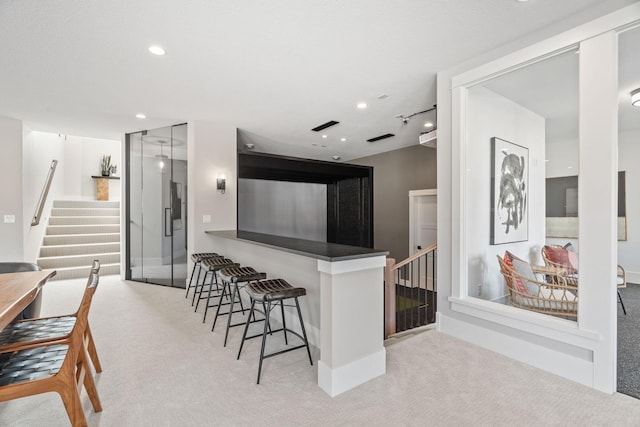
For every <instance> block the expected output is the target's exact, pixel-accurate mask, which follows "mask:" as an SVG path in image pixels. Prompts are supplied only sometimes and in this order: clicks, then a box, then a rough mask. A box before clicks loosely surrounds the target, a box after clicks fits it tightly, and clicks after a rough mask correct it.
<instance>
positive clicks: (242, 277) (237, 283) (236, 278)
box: [211, 267, 267, 347]
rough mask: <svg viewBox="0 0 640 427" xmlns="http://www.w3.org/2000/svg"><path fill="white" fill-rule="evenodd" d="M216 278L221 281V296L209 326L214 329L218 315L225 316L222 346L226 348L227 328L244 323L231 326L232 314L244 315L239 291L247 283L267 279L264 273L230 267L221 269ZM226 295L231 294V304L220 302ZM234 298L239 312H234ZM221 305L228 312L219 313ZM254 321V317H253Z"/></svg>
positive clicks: (246, 268) (245, 268) (240, 324)
mask: <svg viewBox="0 0 640 427" xmlns="http://www.w3.org/2000/svg"><path fill="white" fill-rule="evenodd" d="M218 276H220V279H221V280H222V296H221V297H220V303H219V304H218V309H217V310H216V317H215V319H214V320H213V326H211V330H212V331H213V328H215V327H216V322H217V321H218V316H219V315H225V314H227V315H228V316H229V317H227V330H226V332H225V333H224V346H225V347H226V346H227V338H228V337H229V328H232V327H234V326H242V325H244V322H241V323H236V324H232V323H231V317H232V316H233V313H238V312H240V311H242V314H244V306H243V305H242V298H240V289H241V288H243V287H244V286H245V285H246V284H247V283H249V282H254V281H258V280H262V279H266V278H267V274H266V273H258V272H257V271H256V270H254V269H253V268H252V267H231V268H223V269H221V270H220V271H219V272H218ZM225 294H226V295H229V294H231V302H225V303H223V302H222V298H224V297H225ZM236 296H237V298H238V300H239V302H240V310H234V309H233V306H234V303H235V300H236ZM223 305H229V311H227V312H226V313H220V307H221V306H223ZM254 320H255V317H254Z"/></svg>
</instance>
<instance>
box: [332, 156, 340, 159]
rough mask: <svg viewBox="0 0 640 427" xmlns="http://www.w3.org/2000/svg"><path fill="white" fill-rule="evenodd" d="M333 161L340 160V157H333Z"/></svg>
mask: <svg viewBox="0 0 640 427" xmlns="http://www.w3.org/2000/svg"><path fill="white" fill-rule="evenodd" d="M331 158H332V159H333V160H340V156H331Z"/></svg>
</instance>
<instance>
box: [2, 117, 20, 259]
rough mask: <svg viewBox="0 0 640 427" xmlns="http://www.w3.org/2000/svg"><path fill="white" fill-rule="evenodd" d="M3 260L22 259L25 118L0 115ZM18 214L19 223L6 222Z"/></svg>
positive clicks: (16, 221) (17, 220) (16, 217)
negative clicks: (23, 137)
mask: <svg viewBox="0 0 640 427" xmlns="http://www.w3.org/2000/svg"><path fill="white" fill-rule="evenodd" d="M0 141H1V142H0V144H2V156H0V182H1V183H2V184H1V185H0V262H7V261H22V260H23V243H22V227H23V224H24V215H23V212H24V208H23V206H22V156H23V155H22V122H21V121H20V120H14V119H10V118H8V117H2V116H0ZM5 215H14V216H15V223H5V222H4V216H5Z"/></svg>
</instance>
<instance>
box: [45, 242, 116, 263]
mask: <svg viewBox="0 0 640 427" xmlns="http://www.w3.org/2000/svg"><path fill="white" fill-rule="evenodd" d="M83 246H87V245H83ZM108 255H120V252H101V253H99V254H91V253H89V254H79V255H56V256H44V257H40V258H38V261H40V260H47V261H54V260H56V259H69V258H82V257H88V256H91V257H93V258H100V256H105V257H106V256H108Z"/></svg>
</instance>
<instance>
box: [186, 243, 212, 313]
mask: <svg viewBox="0 0 640 427" xmlns="http://www.w3.org/2000/svg"><path fill="white" fill-rule="evenodd" d="M219 256H221V255H218V254H217V253H215V252H200V253H195V254H191V261H192V262H193V269H192V270H191V277H190V278H189V284H188V285H187V293H186V295H185V296H184V297H185V298H187V297H188V296H189V291H190V290H191V288H194V289H193V296H194V298H193V299H192V300H191V305H193V302H194V300H195V295H196V290H197V288H198V283H200V271H202V260H203V259H205V258H215V257H219ZM196 268H197V269H198V276H196V283H195V284H193V285H192V283H193V275H194V274H195V272H196Z"/></svg>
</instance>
